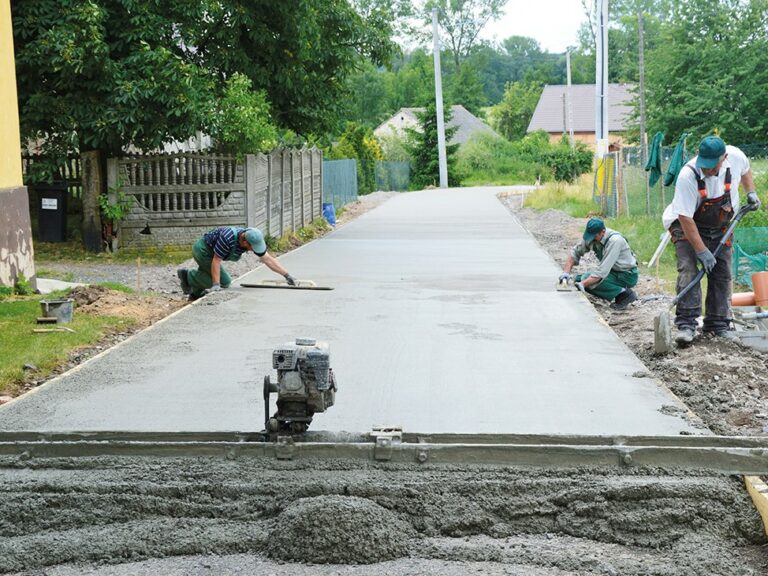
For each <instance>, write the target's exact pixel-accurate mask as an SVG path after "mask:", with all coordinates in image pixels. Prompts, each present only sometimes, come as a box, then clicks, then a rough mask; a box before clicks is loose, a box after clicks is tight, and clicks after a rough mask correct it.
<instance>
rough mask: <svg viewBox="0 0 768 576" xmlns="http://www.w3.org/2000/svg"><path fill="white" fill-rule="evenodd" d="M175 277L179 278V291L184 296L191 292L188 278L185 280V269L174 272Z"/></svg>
mask: <svg viewBox="0 0 768 576" xmlns="http://www.w3.org/2000/svg"><path fill="white" fill-rule="evenodd" d="M176 275H177V276H178V277H179V282H181V291H182V292H183V293H184V294H189V293H190V292H191V290H190V288H189V278H187V269H186V268H179V269H178V270H176Z"/></svg>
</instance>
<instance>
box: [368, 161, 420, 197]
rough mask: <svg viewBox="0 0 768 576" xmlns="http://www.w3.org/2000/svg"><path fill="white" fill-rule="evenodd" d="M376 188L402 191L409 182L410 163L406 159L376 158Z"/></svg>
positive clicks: (406, 187) (406, 188)
mask: <svg viewBox="0 0 768 576" xmlns="http://www.w3.org/2000/svg"><path fill="white" fill-rule="evenodd" d="M375 175H376V190H384V191H390V192H402V191H404V190H408V186H410V184H411V163H410V162H408V161H396V160H377V161H376V165H375Z"/></svg>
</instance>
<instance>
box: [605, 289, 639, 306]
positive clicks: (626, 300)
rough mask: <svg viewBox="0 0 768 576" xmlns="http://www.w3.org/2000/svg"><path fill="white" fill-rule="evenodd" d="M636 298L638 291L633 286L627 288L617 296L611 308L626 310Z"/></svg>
mask: <svg viewBox="0 0 768 576" xmlns="http://www.w3.org/2000/svg"><path fill="white" fill-rule="evenodd" d="M635 300H637V293H636V292H635V291H634V290H632V288H627V289H626V290H624V292H622V293H620V294H619V295H618V296H616V299H615V300H614V301H613V304H611V308H612V309H613V310H626V309H627V308H628V307H629V305H630V304H632V302H634V301H635Z"/></svg>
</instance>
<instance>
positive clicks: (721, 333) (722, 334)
mask: <svg viewBox="0 0 768 576" xmlns="http://www.w3.org/2000/svg"><path fill="white" fill-rule="evenodd" d="M708 334H711V335H712V336H714V337H715V338H722V339H723V340H728V341H729V342H733V343H734V344H741V338H739V335H738V334H736V331H735V330H718V331H717V332H708Z"/></svg>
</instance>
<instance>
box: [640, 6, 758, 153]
mask: <svg viewBox="0 0 768 576" xmlns="http://www.w3.org/2000/svg"><path fill="white" fill-rule="evenodd" d="M767 9H768V3H767V2H766V0H717V1H711V0H710V1H705V0H680V1H679V2H678V3H677V4H675V5H674V7H673V9H672V18H671V19H670V21H669V22H668V23H666V24H665V25H664V26H663V27H662V30H661V39H660V43H659V45H658V47H657V48H656V49H654V50H653V51H652V52H651V53H650V54H648V55H647V59H646V92H647V100H646V102H647V112H648V128H649V132H654V131H656V130H662V131H664V132H666V133H667V134H680V133H682V132H683V131H686V132H692V133H693V134H694V136H695V137H700V136H703V135H705V134H708V133H710V132H711V131H712V130H715V129H717V130H719V131H720V133H721V134H722V135H723V137H724V138H725V139H726V140H728V141H731V142H742V143H747V142H753V141H764V140H765V134H766V129H768V94H766V92H765V89H764V87H765V86H766V85H768V26H767V25H766V23H767V22H766V14H768V11H767Z"/></svg>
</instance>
